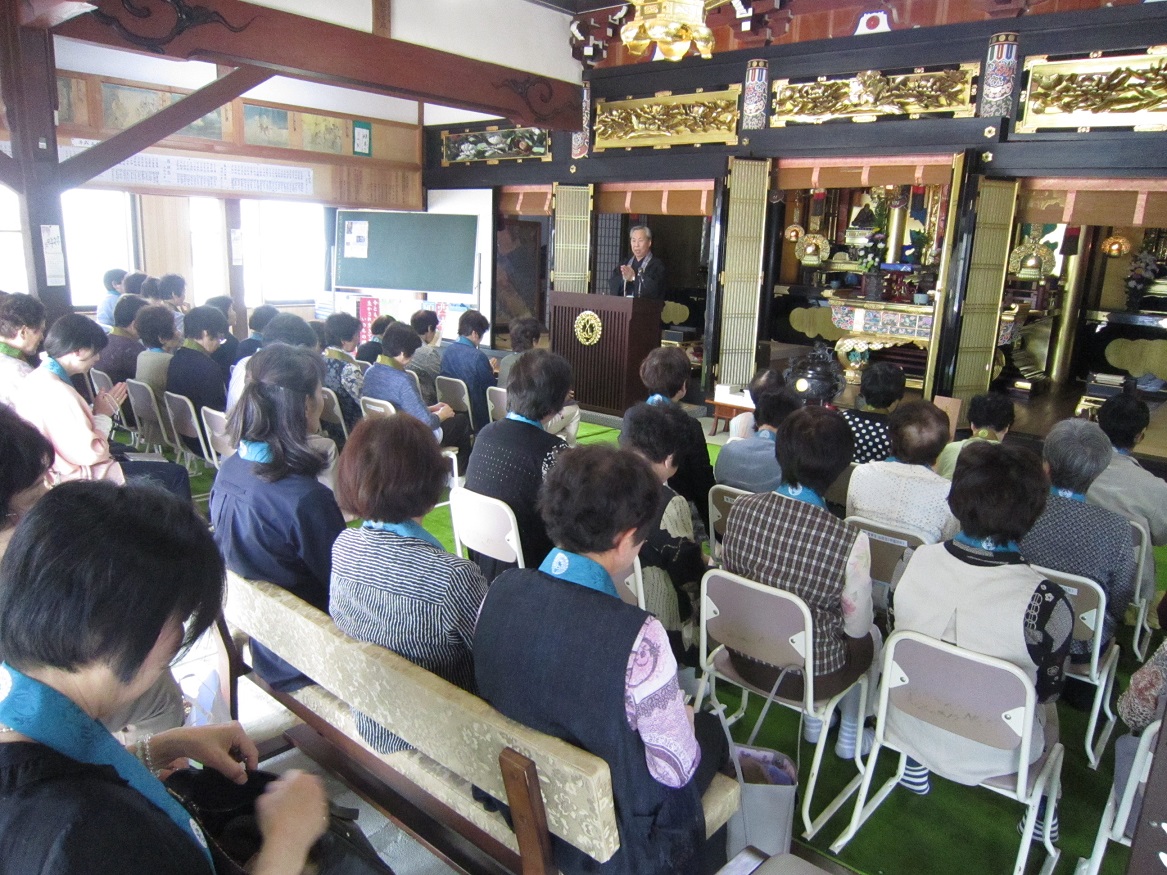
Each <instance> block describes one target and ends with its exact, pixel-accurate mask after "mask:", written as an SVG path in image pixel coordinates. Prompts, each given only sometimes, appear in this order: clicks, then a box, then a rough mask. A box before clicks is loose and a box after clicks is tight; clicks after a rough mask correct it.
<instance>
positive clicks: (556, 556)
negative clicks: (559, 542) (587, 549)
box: [539, 547, 620, 598]
mask: <svg viewBox="0 0 1167 875" xmlns="http://www.w3.org/2000/svg"><path fill="white" fill-rule="evenodd" d="M539 570H540V571H542V572H543V573H544V574H550V575H551V576H552V577H556V578H558V579H559V580H566V581H567V582H568V583H575V584H578V585H580V586H586V587H587V588H588V589H594V590H596V592H602V593H607V594H608V595H610V596H614V597H615V598H620V593H618V592H616V584H614V583H612V576H611V575H610V574H608V571H607V569H605V568H604V566H602V565H600V563H599V562H596V561H595V560H594V559H589V558H588V557H587V556H581V555H580V554H579V553H571V552H568V551H567V550H562V549H560V548H559V547H556V548H554V549H553V550H552V551H551V552H550V553H548V554H547V558H546V559H544V560H543V564H542V565H540V566H539Z"/></svg>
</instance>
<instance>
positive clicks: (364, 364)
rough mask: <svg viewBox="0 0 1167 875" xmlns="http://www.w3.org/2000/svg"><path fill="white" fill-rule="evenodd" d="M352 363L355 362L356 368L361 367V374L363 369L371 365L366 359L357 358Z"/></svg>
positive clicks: (363, 371) (365, 369)
mask: <svg viewBox="0 0 1167 875" xmlns="http://www.w3.org/2000/svg"><path fill="white" fill-rule="evenodd" d="M353 364H355V365H356V366H357V367H358V368H360V369H361V373H362V374H363V373H365V371H367V370H368V369H369V368H371V367H372V365H371V364H369V363H368V362H366V361H362V360H361V359H357V360H356V361H354V362H353Z"/></svg>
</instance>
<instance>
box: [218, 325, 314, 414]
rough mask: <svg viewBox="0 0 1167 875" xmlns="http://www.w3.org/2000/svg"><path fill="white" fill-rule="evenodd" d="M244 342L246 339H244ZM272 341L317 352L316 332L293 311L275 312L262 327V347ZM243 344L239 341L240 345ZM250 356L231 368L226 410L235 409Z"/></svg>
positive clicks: (244, 381) (246, 373)
mask: <svg viewBox="0 0 1167 875" xmlns="http://www.w3.org/2000/svg"><path fill="white" fill-rule="evenodd" d="M244 343H246V341H244ZM273 343H285V344H287V345H288V346H302V347H304V348H305V349H310V350H312V351H313V352H319V351H320V350H319V346H318V341H317V339H316V332H315V331H313V330H312V327H311V326H310V325H309V324H308V323H307V322H305V321H304V320H303V319H301V318H300V317H299V316H297V315H296V314H295V313H277V314H276V316H275V317H274V318H272V319H271V320H270V321H269V322H268V323H267V324H266V325H264V327H263V344H262V345H263V347H264V348H267V347H268V346H270V345H271V344H273ZM242 345H243V344H242V343H241V344H240V346H242ZM250 360H251V356H250V355H249V356H247V357H246V358H241V359H240V360H239V361H237V362H236V363H235V367H234V368H232V370H231V381H230V382H229V383H228V384H227V412H228V413H230V412H231V411H232V410H234V409H235V404H236V403H237V402H238V401H239V398H240V396H241V395H242V394H243V387H244V386H245V385H246V384H247V381H248V379H249V375H248V372H247V363H248V362H249V361H250Z"/></svg>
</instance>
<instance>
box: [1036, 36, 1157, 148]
mask: <svg viewBox="0 0 1167 875" xmlns="http://www.w3.org/2000/svg"><path fill="white" fill-rule="evenodd" d="M1025 72H1026V74H1027V75H1028V78H1029V84H1028V86H1027V87H1026V89H1025V90H1024V91H1023V92H1022V94H1021V121H1019V122H1018V123H1017V130H1018V131H1019V132H1021V133H1032V132H1034V131H1040V130H1049V129H1051V128H1069V129H1073V130H1078V131H1086V130H1089V129H1090V128H1101V127H1109V128H1114V127H1122V128H1133V129H1134V130H1136V131H1163V130H1167V46H1154V47H1152V48H1149V49H1147V51H1146V53H1145V54H1141V55H1119V56H1113V57H1109V58H1080V59H1078V60H1071V61H1064V60H1063V61H1050V60H1047V59H1046V58H1045V57H1044V56H1036V57H1032V58H1027V59H1026V60H1025Z"/></svg>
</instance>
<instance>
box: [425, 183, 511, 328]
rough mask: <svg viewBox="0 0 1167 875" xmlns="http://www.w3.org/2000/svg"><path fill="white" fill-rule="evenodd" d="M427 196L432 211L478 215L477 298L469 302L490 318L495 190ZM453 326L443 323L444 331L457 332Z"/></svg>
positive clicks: (458, 298) (436, 297) (453, 300)
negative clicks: (472, 302) (473, 302)
mask: <svg viewBox="0 0 1167 875" xmlns="http://www.w3.org/2000/svg"><path fill="white" fill-rule="evenodd" d="M427 197H428V204H427V209H428V210H429V212H431V213H444V214H447V215H450V214H453V215H462V216H478V239H477V240H476V242H475V246H474V251H475V255H476V262H477V263H476V265H475V268H474V277H475V283H476V286H477V288H478V302H477V304H474V305H472V306H473V307H474V309H476V310H479V311H480V312H482V314H483V315H485V316H486V318H487V319H489V318H490V307H491V302H492V301H493V299H494V269H493V264H494V260H493V256H494V193H493V192H492V191H491V190H490V189H489V188H464V189H449V190H434V191H430V192H427ZM440 298H441V296H439V295H430V296H429V299H430V300H431V301H433V300H439V299H440ZM448 300H449V301H450V303H453V304H464V303H466V299H465V298H464V297H462V296H459V295H456V296H451V297H450V298H449V299H448ZM455 321H456V320H455ZM456 329H457V325H456V324H454V325H446V324H444V323H443V325H442V333H443V335H445V334H447V333H449V332H452V335H451V336H456V335H457V330H456ZM492 334H493V332H488V334H487V336H486V337H485V338H483V344H484V345H486V346H489V345H490V340H491V335H492Z"/></svg>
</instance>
